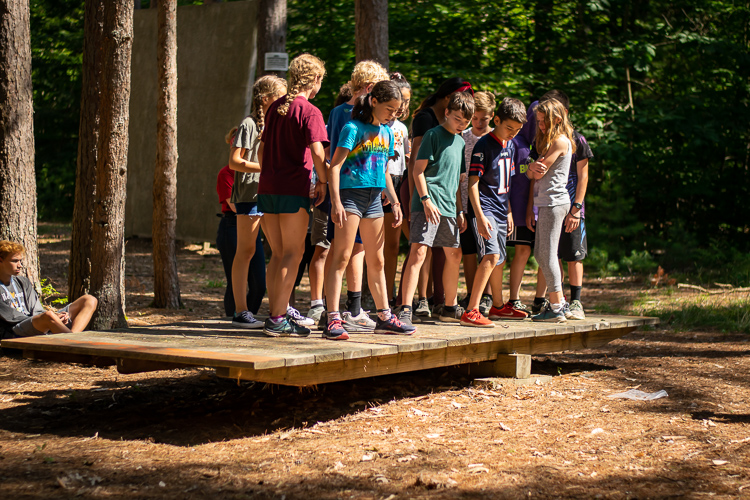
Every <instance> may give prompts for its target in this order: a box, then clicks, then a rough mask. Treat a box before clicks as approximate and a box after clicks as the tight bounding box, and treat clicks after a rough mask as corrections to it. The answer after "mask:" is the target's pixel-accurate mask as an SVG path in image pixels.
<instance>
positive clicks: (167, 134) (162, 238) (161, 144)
mask: <svg viewBox="0 0 750 500" xmlns="http://www.w3.org/2000/svg"><path fill="white" fill-rule="evenodd" d="M157 18H158V24H159V36H158V41H157V44H158V46H157V48H156V53H157V56H156V57H157V66H158V71H159V101H158V102H157V105H156V114H157V117H158V118H157V123H156V167H155V168H154V187H153V196H154V206H153V218H152V224H151V238H152V241H153V259H154V306H155V307H167V308H170V309H179V307H180V306H181V305H182V303H181V301H180V281H179V278H178V276H177V255H176V253H175V232H176V226H177V0H162V1H161V2H159V11H158V12H157Z"/></svg>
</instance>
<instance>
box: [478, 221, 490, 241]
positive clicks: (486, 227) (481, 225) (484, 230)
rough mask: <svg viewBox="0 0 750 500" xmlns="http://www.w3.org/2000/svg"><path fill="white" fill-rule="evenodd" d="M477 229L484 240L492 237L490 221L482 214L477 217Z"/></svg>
mask: <svg viewBox="0 0 750 500" xmlns="http://www.w3.org/2000/svg"><path fill="white" fill-rule="evenodd" d="M477 231H479V236H481V237H482V238H484V239H485V240H489V239H490V238H491V237H492V223H491V222H490V221H489V220H488V219H487V217H485V216H484V215H481V216H479V217H477Z"/></svg>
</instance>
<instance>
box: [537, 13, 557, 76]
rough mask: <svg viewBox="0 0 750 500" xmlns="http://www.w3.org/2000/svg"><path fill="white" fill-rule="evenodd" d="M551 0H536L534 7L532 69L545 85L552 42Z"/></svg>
mask: <svg viewBox="0 0 750 500" xmlns="http://www.w3.org/2000/svg"><path fill="white" fill-rule="evenodd" d="M553 6H554V2H553V0H537V2H536V5H535V7H534V43H533V47H534V49H533V51H534V52H533V58H532V71H533V72H534V73H535V74H536V75H537V77H538V79H540V80H542V82H541V83H542V87H546V85H547V83H548V82H547V81H546V76H547V75H548V74H549V64H550V61H549V53H550V46H551V45H552V43H553V40H552V37H553V31H552V19H553V17H552V8H553Z"/></svg>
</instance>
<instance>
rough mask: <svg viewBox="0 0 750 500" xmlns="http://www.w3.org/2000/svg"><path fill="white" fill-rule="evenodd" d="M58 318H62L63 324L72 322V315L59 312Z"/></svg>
mask: <svg viewBox="0 0 750 500" xmlns="http://www.w3.org/2000/svg"><path fill="white" fill-rule="evenodd" d="M57 317H58V318H60V321H62V322H63V323H67V322H68V321H70V313H67V312H59V313H57Z"/></svg>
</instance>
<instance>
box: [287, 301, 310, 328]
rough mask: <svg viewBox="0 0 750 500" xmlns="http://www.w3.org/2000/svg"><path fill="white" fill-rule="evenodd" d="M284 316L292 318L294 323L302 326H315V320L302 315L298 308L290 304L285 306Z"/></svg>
mask: <svg viewBox="0 0 750 500" xmlns="http://www.w3.org/2000/svg"><path fill="white" fill-rule="evenodd" d="M286 317H287V318H289V319H291V320H294V322H295V323H297V324H298V325H300V326H304V327H305V328H310V327H311V326H315V321H313V320H312V319H310V318H308V317H306V316H302V315H301V314H300V312H299V311H298V310H296V309H295V308H293V307H291V306H287V308H286Z"/></svg>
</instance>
